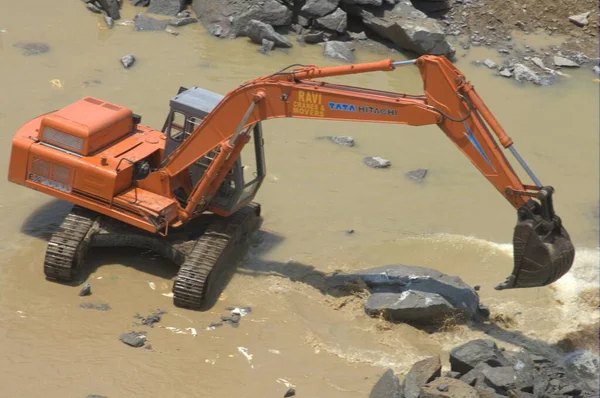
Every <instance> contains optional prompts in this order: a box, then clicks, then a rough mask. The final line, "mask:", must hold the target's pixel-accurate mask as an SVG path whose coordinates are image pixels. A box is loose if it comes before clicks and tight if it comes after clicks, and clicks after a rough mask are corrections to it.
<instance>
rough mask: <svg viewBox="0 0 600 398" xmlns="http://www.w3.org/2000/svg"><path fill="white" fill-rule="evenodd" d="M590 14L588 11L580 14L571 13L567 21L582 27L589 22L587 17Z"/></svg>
mask: <svg viewBox="0 0 600 398" xmlns="http://www.w3.org/2000/svg"><path fill="white" fill-rule="evenodd" d="M590 14H591V12H589V11H588V12H584V13H582V14H577V15H571V16H570V17H569V21H571V22H573V23H574V24H575V25H577V26H580V27H584V26H585V25H587V24H588V23H589V21H588V17H589V16H590Z"/></svg>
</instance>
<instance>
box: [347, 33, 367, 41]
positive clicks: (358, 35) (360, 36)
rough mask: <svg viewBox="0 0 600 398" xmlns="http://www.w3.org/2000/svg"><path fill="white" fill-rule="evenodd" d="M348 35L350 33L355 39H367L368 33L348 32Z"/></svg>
mask: <svg viewBox="0 0 600 398" xmlns="http://www.w3.org/2000/svg"><path fill="white" fill-rule="evenodd" d="M348 35H350V37H351V38H352V39H353V40H367V34H366V33H365V32H359V33H354V32H348Z"/></svg>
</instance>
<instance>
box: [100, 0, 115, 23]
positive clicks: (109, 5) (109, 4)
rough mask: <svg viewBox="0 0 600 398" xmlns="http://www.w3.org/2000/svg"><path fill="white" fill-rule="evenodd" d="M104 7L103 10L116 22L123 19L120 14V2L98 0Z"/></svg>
mask: <svg viewBox="0 0 600 398" xmlns="http://www.w3.org/2000/svg"><path fill="white" fill-rule="evenodd" d="M97 1H99V2H100V4H101V5H102V9H103V10H104V11H106V13H107V14H108V16H109V17H111V18H112V19H114V20H115V21H117V20H119V19H120V18H121V14H120V13H119V2H118V1H117V0H97Z"/></svg>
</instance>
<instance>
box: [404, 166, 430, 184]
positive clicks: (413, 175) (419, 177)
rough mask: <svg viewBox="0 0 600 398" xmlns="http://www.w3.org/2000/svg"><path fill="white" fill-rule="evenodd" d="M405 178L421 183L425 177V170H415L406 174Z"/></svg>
mask: <svg viewBox="0 0 600 398" xmlns="http://www.w3.org/2000/svg"><path fill="white" fill-rule="evenodd" d="M405 175H406V177H408V178H409V179H410V180H413V181H416V182H423V180H425V177H426V176H427V169H416V170H411V171H409V172H407V173H406V174H405Z"/></svg>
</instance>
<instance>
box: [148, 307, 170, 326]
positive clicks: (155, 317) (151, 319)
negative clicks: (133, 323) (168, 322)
mask: <svg viewBox="0 0 600 398" xmlns="http://www.w3.org/2000/svg"><path fill="white" fill-rule="evenodd" d="M164 314H166V312H165V311H162V310H158V311H156V312H154V313H152V314H150V315H149V316H148V317H147V318H142V325H145V326H150V327H154V324H155V323H159V322H160V320H161V318H162V316H163V315H164Z"/></svg>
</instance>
